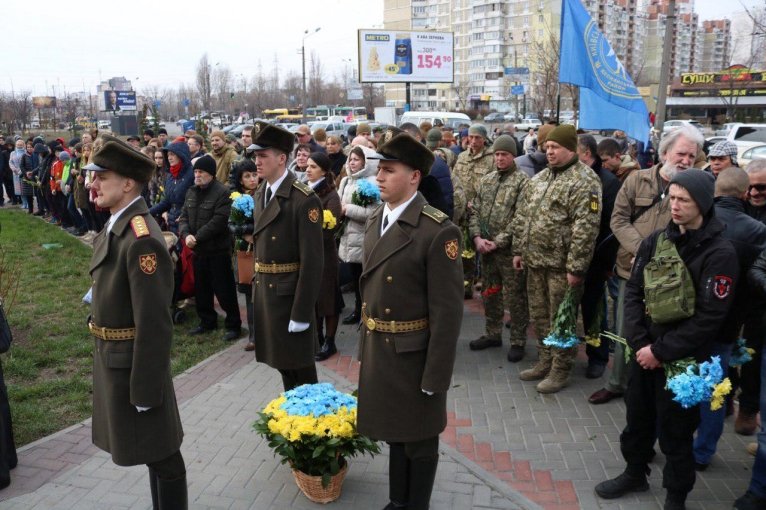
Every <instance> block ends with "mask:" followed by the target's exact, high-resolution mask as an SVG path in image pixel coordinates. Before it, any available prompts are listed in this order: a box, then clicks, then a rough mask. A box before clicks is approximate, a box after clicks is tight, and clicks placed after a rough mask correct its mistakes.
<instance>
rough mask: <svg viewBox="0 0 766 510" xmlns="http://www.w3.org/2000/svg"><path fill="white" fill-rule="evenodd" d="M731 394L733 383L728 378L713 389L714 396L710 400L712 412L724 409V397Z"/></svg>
mask: <svg viewBox="0 0 766 510" xmlns="http://www.w3.org/2000/svg"><path fill="white" fill-rule="evenodd" d="M730 392H731V381H730V380H729V378H728V377H727V378H726V379H724V380H723V381H721V382H720V383H718V384H716V386H715V388H713V396H712V397H711V398H710V410H711V411H717V410H719V409H720V408H721V407H723V401H724V397H725V396H726V395H728V394H729V393H730Z"/></svg>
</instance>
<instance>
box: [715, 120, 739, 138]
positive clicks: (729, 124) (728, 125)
mask: <svg viewBox="0 0 766 510" xmlns="http://www.w3.org/2000/svg"><path fill="white" fill-rule="evenodd" d="M734 124H736V122H727V123H726V124H724V125H723V126H721V127H720V128H719V129H716V130H715V135H716V136H724V137H725V136H726V135H728V134H729V130H731V127H732V126H733V125H734Z"/></svg>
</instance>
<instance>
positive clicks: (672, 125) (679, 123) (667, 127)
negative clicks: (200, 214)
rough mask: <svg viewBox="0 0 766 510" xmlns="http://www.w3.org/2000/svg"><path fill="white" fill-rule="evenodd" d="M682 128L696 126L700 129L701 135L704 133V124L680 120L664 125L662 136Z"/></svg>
mask: <svg viewBox="0 0 766 510" xmlns="http://www.w3.org/2000/svg"><path fill="white" fill-rule="evenodd" d="M681 126H694V127H696V128H697V129H699V131H700V133H702V130H703V128H702V124H700V123H699V122H697V121H696V120H686V119H678V120H668V121H665V124H663V125H662V134H663V135H666V134H668V133H670V132H671V131H673V130H674V129H678V128H680V127H681Z"/></svg>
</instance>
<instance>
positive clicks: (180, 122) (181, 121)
mask: <svg viewBox="0 0 766 510" xmlns="http://www.w3.org/2000/svg"><path fill="white" fill-rule="evenodd" d="M187 122H189V121H188V120H186V119H178V120H177V121H176V126H178V127H181V126H183V125H184V124H186V123H187Z"/></svg>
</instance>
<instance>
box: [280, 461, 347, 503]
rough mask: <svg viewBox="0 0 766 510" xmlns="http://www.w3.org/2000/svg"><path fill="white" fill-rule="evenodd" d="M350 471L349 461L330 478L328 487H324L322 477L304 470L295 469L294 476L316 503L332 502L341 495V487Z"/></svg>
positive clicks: (300, 486) (300, 487)
mask: <svg viewBox="0 0 766 510" xmlns="http://www.w3.org/2000/svg"><path fill="white" fill-rule="evenodd" d="M347 471H348V462H344V463H343V467H342V468H341V469H340V471H339V472H338V474H337V475H335V476H333V477H332V478H330V483H329V484H328V485H327V487H322V477H321V476H312V475H307V474H306V473H304V472H302V471H298V470H297V469H293V477H295V483H296V484H297V485H298V488H299V489H300V490H301V492H303V494H305V495H306V497H307V498H309V499H310V500H311V501H313V502H314V503H322V504H325V503H332V502H333V501H335V500H336V499H338V498H339V497H340V489H341V487H342V486H343V480H344V479H345V478H346V472H347Z"/></svg>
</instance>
